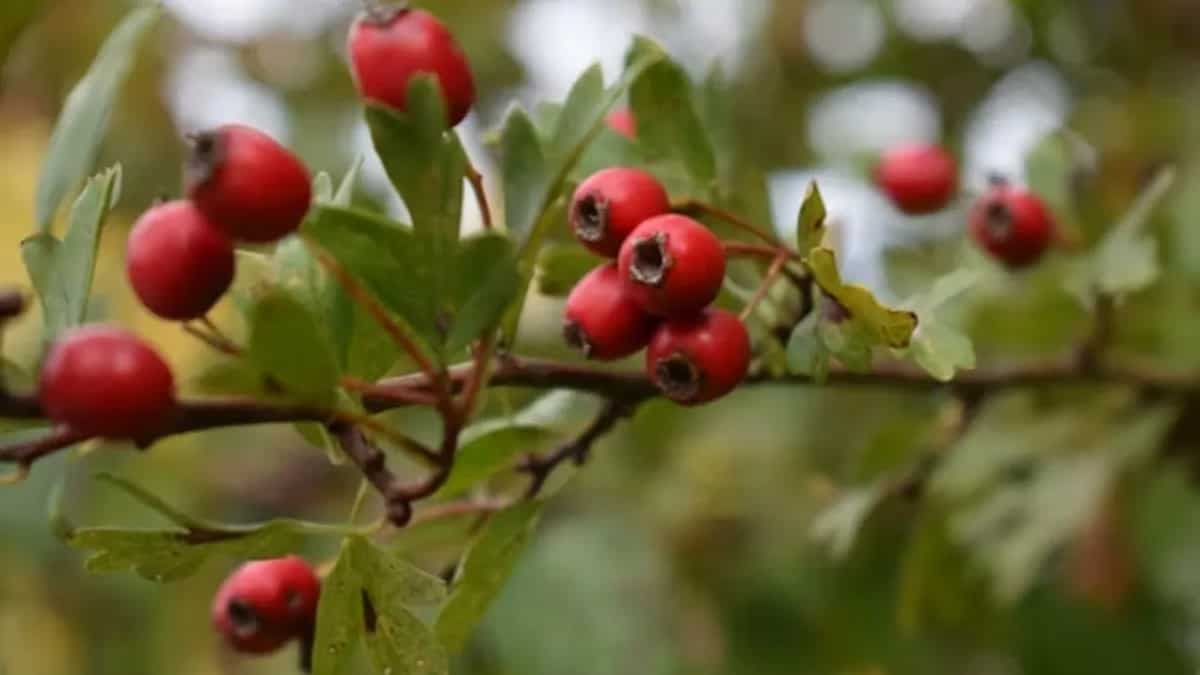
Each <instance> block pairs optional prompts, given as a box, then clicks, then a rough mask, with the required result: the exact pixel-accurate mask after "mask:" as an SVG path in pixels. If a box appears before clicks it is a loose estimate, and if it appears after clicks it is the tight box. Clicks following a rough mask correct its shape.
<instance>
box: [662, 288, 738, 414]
mask: <svg viewBox="0 0 1200 675" xmlns="http://www.w3.org/2000/svg"><path fill="white" fill-rule="evenodd" d="M749 368H750V335H749V334H748V333H747V332H746V327H745V326H744V325H742V322H741V320H740V319H738V317H737V316H736V315H734V314H731V313H729V312H726V311H724V310H720V309H709V310H705V311H704V312H702V313H700V314H697V315H695V316H691V317H687V318H684V319H672V320H670V321H667V322H666V323H664V324H662V325H661V326H659V328H658V330H657V331H656V332H655V333H654V337H653V338H651V340H650V346H649V348H648V349H647V350H646V372H647V374H648V375H649V376H650V379H651V380H653V382H654V384H655V385H656V386H657V387H658V388H659V389H660V390H661V391H662V392H663V394H665V395H666V396H667V398H670V399H671V400H673V401H675V402H676V403H680V404H683V405H699V404H701V403H707V402H709V401H712V400H715V399H718V398H721V397H722V396H724V395H726V394H728V393H729V392H731V391H733V390H734V389H735V388H736V387H737V386H738V384H740V383H741V382H742V380H743V379H745V377H746V371H747V370H749Z"/></svg>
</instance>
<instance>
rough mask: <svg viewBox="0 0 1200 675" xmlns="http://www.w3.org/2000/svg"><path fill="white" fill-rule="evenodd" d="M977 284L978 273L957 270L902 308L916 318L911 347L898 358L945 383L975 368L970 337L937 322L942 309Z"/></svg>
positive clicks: (901, 352) (973, 350)
mask: <svg viewBox="0 0 1200 675" xmlns="http://www.w3.org/2000/svg"><path fill="white" fill-rule="evenodd" d="M978 280H979V273H978V272H977V271H976V270H972V269H966V268H964V269H960V270H958V271H956V272H952V273H950V274H949V275H947V276H944V277H942V278H941V279H938V280H937V281H936V282H935V283H934V284H933V286H932V287H931V288H930V289H929V291H928V292H926V293H924V294H922V295H919V296H917V297H915V298H913V299H911V300H909V301H908V302H906V303H904V306H905V307H907V308H909V309H911V310H912V311H914V312H916V314H917V316H918V317H920V326H919V327H918V328H917V330H916V332H915V333H914V334H913V339H912V343H911V344H910V345H909V346H908V347H907V348H905V349H903V350H899V351H898V354H899V355H901V356H903V357H905V358H908V359H910V360H912V361H913V362H914V363H916V364H917V365H918V366H921V367H922V368H924V369H925V371H926V372H928V373H929V374H930V375H932V376H933V377H934V378H936V379H938V380H940V381H942V382H949V381H950V380H952V379H953V378H954V375H955V373H957V372H958V371H959V370H970V369H972V368H974V367H975V346H974V345H973V344H972V343H971V339H970V337H968V336H967V335H966V334H965V333H963V332H962V331H961V330H959V329H958V328H956V327H954V326H952V325H950V324H949V323H947V322H945V321H943V320H942V319H941V318H940V315H941V313H942V310H943V308H944V306H946V305H948V304H949V303H951V302H953V301H954V300H955V299H957V298H959V297H961V296H962V295H963V294H965V293H966V292H967V291H968V290H970V289H971V288H972V287H973V286H974V285H975V284H976V283H977V282H978Z"/></svg>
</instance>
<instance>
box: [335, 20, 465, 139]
mask: <svg viewBox="0 0 1200 675" xmlns="http://www.w3.org/2000/svg"><path fill="white" fill-rule="evenodd" d="M348 42H349V52H350V64H351V67H352V70H353V72H354V81H355V83H356V84H357V85H358V90H359V93H360V94H361V95H362V96H363V98H366V99H367V100H370V101H373V102H375V103H379V104H381V105H385V106H387V107H389V108H393V109H395V110H398V111H401V112H403V111H404V110H406V109H407V107H408V86H409V83H410V82H411V81H412V79H413V77H414V76H416V75H417V74H419V73H425V74H429V75H433V76H434V77H435V78H436V79H437V81H438V84H439V85H440V87H441V90H442V97H443V99H444V100H445V102H446V116H447V118H448V119H447V121H448V123H449V125H450V126H455V125H457V124H458V123H459V122H461V121H463V118H465V117H466V116H467V113H468V112H470V110H471V106H472V105H474V104H475V79H474V77H473V76H472V75H471V67H470V65H469V64H468V63H467V57H466V56H465V55H464V54H463V52H462V49H460V48H459V46H458V43H457V42H456V41H455V40H454V36H453V35H452V34H451V33H450V31H449V30H448V29H447V28H446V26H445V25H444V24H442V22H441V21H438V20H437V18H436V17H434V16H433V15H431V14H429V13H427V12H423V11H421V10H417V9H406V8H394V9H382V8H381V9H377V10H373V11H371V12H366V13H364V14H362V15H360V16H359V17H358V19H357V20H355V22H354V25H352V26H351V27H350V37H349V40H348Z"/></svg>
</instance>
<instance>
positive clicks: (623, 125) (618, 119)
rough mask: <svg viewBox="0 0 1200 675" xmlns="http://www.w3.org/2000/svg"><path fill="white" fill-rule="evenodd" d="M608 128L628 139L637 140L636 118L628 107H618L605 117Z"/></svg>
mask: <svg viewBox="0 0 1200 675" xmlns="http://www.w3.org/2000/svg"><path fill="white" fill-rule="evenodd" d="M604 121H605V123H606V124H608V128H609V129H612V130H613V131H615V132H617V133H618V134H621V135H622V136H624V137H625V138H628V139H629V140H631V141H633V140H637V118H636V117H634V116H633V111H632V110H630V109H629V108H620V109H618V110H614V111H612V112H611V113H609V114H608V117H606V118H605V120H604Z"/></svg>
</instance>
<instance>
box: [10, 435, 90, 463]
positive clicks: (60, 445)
mask: <svg viewBox="0 0 1200 675" xmlns="http://www.w3.org/2000/svg"><path fill="white" fill-rule="evenodd" d="M86 440H88V437H87V436H85V435H83V434H80V433H78V432H75V431H71V430H70V429H67V428H64V427H60V428H57V429H53V430H51V431H50V432H49V433H47V434H46V435H44V436H39V437H38V438H35V439H32V440H29V441H22V442H20V443H15V444H13V445H9V446H7V447H3V448H0V462H8V463H12V464H18V465H19V466H20V467H21V471H22V473H24V472H27V471H28V469H29V467H30V466H31V465H33V463H34V462H36V461H37V460H39V459H41V458H42V457H45V456H47V455H50V454H53V453H55V452H58V451H59V450H63V449H64V448H69V447H71V446H72V445H75V444H76V443H81V442H83V441H86Z"/></svg>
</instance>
